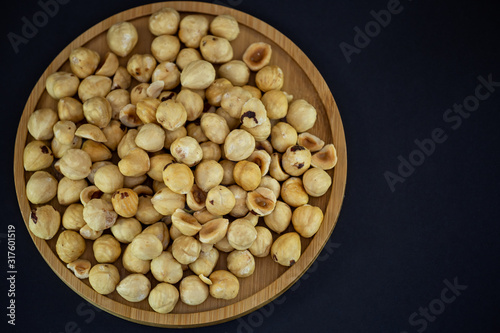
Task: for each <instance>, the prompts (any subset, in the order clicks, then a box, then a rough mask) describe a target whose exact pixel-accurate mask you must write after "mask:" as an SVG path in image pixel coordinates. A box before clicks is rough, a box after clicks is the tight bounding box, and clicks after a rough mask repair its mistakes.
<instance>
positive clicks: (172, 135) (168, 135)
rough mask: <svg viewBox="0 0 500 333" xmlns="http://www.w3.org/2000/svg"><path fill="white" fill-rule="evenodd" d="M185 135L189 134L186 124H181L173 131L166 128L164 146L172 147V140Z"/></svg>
mask: <svg viewBox="0 0 500 333" xmlns="http://www.w3.org/2000/svg"><path fill="white" fill-rule="evenodd" d="M184 136H187V129H186V127H184V126H181V127H179V128H177V129H175V130H173V131H169V130H165V142H164V144H163V146H164V147H165V148H167V149H170V145H172V142H174V141H175V140H177V139H178V138H182V137H184Z"/></svg>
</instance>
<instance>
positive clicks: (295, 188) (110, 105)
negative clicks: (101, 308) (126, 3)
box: [24, 8, 337, 313]
mask: <svg viewBox="0 0 500 333" xmlns="http://www.w3.org/2000/svg"><path fill="white" fill-rule="evenodd" d="M149 31H150V32H151V33H152V34H153V35H154V36H156V37H155V38H154V40H153V42H152V43H151V54H133V55H131V52H132V50H133V49H134V47H135V45H136V44H137V41H138V38H139V36H138V33H137V30H136V28H135V27H134V25H133V24H131V23H130V22H119V23H116V24H114V25H113V26H111V28H110V29H109V30H108V32H107V44H108V46H109V52H107V53H106V54H105V55H104V56H103V57H101V56H100V54H99V53H97V52H96V51H94V50H91V49H89V48H86V47H79V48H76V49H74V50H73V51H72V52H71V54H70V55H69V59H68V61H69V64H70V68H71V72H64V71H59V72H56V73H53V74H51V75H50V76H48V78H47V81H46V90H47V93H48V94H49V95H50V96H51V97H52V98H54V99H55V100H57V101H58V102H57V110H53V109H51V108H42V109H39V110H36V111H34V112H33V113H32V114H31V116H30V118H29V121H28V131H29V134H30V135H31V139H30V140H28V141H29V143H28V144H27V145H26V147H25V149H24V168H25V170H26V171H27V172H29V174H30V177H29V180H28V181H27V184H26V195H27V199H28V200H29V201H30V202H31V204H32V207H33V208H32V212H31V214H30V217H29V229H30V230H31V231H32V232H33V234H34V235H35V236H37V237H39V238H42V239H45V240H49V239H52V238H53V237H55V236H56V235H57V243H56V252H57V255H58V256H59V258H60V259H61V260H62V261H63V262H64V263H66V264H67V267H68V268H69V269H71V270H72V271H73V272H74V274H75V275H76V276H77V277H78V278H80V279H86V278H88V279H89V283H90V285H91V286H92V287H93V288H94V289H95V291H96V292H98V293H100V294H103V295H107V294H110V293H112V292H114V291H115V290H116V291H117V292H118V294H119V295H120V296H121V297H123V298H124V299H125V300H127V301H130V302H140V301H142V300H145V299H146V298H147V299H148V301H149V304H150V306H151V308H152V309H153V310H154V311H157V312H159V313H168V312H170V311H172V310H173V309H174V307H175V305H176V304H177V302H178V300H179V298H180V299H181V301H182V302H184V303H185V304H188V305H198V304H201V303H203V302H204V301H205V300H206V299H207V298H208V297H209V295H211V296H212V297H214V298H219V299H233V298H235V297H236V296H237V295H238V292H239V279H240V278H245V277H248V276H250V275H251V274H253V273H254V270H255V259H254V258H255V257H265V256H268V255H271V256H272V259H273V260H274V261H275V262H277V263H279V264H281V265H284V266H290V265H293V264H294V263H295V262H296V261H297V260H299V257H300V255H301V237H306V238H309V237H312V236H313V235H314V234H315V233H316V232H317V231H318V229H319V227H320V225H321V223H322V221H323V212H322V210H321V209H320V208H318V207H315V206H312V205H309V204H308V202H309V197H319V196H322V195H324V194H325V193H326V192H327V191H328V189H329V188H330V186H331V184H332V179H331V177H330V175H329V174H328V173H327V172H326V171H325V170H330V169H332V168H333V167H334V166H335V164H336V162H337V156H336V151H335V147H334V146H333V144H331V143H330V144H325V142H324V141H322V140H321V139H320V138H318V137H316V136H315V135H313V134H311V133H309V132H308V130H310V129H311V128H312V127H313V126H314V124H315V122H316V118H317V111H316V109H315V108H314V107H313V106H312V105H311V104H309V103H308V102H307V101H306V100H304V99H295V100H294V99H293V96H291V95H290V94H288V93H286V92H284V91H282V90H281V89H282V86H283V83H284V73H283V71H282V69H281V68H280V67H278V66H277V65H270V64H269V63H270V60H271V56H272V49H271V45H269V44H267V43H263V42H257V43H253V44H251V45H250V46H249V47H248V48H247V50H246V51H245V53H244V55H243V57H242V60H236V59H233V49H232V46H231V41H233V40H234V39H235V38H236V37H237V36H238V34H239V31H240V30H239V26H238V22H237V21H236V19H235V18H234V17H232V16H229V15H219V16H217V17H215V18H213V19H212V20H211V21H209V20H208V19H207V18H206V17H205V16H202V15H194V14H193V15H186V16H184V17H182V18H181V16H180V15H179V13H178V12H177V11H176V10H174V9H171V8H163V9H161V10H159V11H157V12H155V13H153V14H152V15H151V16H150V18H149ZM120 57H128V61H127V63H126V67H123V66H120V61H119V59H120ZM125 59H126V58H125ZM252 72H255V86H253V85H249V84H248V83H249V82H250V76H251V75H252ZM48 171H50V172H48ZM54 198H57V201H58V203H59V204H60V205H61V206H62V207H63V208H64V212H63V213H62V217H61V215H60V212H59V211H58V210H56V209H55V208H54V207H53V206H52V205H50V203H49V202H50V201H51V200H52V199H54ZM61 224H62V231H61V232H59V231H60V230H61ZM290 224H291V225H292V226H293V231H289V230H291V229H292V227H290ZM86 240H92V241H93V243H92V244H93V245H92V249H93V256H94V258H95V262H97V264H95V265H93V266H92V265H91V262H90V261H89V260H86V259H83V258H81V256H82V254H83V253H84V252H85V249H86V244H87V243H86ZM123 244H124V245H123ZM122 246H123V251H122ZM219 251H223V252H227V253H228V255H227V261H226V263H225V267H226V268H227V269H223V270H215V271H214V269H215V267H216V264H217V263H218V260H219ZM120 258H121V261H122V264H123V267H124V268H125V270H126V271H127V274H128V275H126V276H120V272H119V270H118V268H117V267H116V266H115V265H113V263H114V262H116V261H117V260H119V259H120ZM149 272H151V274H152V276H153V277H154V279H155V280H156V281H153V280H152V279H151V280H150V279H149V278H148V277H147V276H146V274H147V273H149ZM152 282H153V283H152ZM152 285H154V288H152Z"/></svg>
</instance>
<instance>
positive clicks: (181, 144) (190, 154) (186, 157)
mask: <svg viewBox="0 0 500 333" xmlns="http://www.w3.org/2000/svg"><path fill="white" fill-rule="evenodd" d="M170 153H171V154H172V156H173V157H174V158H175V160H176V161H177V162H180V163H184V164H186V165H187V166H189V167H193V166H195V165H196V164H198V163H199V162H200V161H201V159H202V158H203V151H202V150H201V147H200V144H199V143H198V141H196V139H193V138H192V137H189V136H185V137H182V138H178V139H176V140H175V141H174V142H172V144H171V145H170Z"/></svg>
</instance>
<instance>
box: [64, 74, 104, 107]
mask: <svg viewBox="0 0 500 333" xmlns="http://www.w3.org/2000/svg"><path fill="white" fill-rule="evenodd" d="M111 83H112V81H111V79H110V78H109V77H107V76H101V75H90V76H87V77H86V78H85V79H83V80H82V82H80V85H79V86H78V97H80V100H81V101H82V102H84V103H85V101H86V100H88V99H90V98H92V97H103V98H104V97H106V95H107V94H109V92H110V91H111ZM70 96H73V95H70ZM84 111H85V110H84ZM84 113H85V112H84Z"/></svg>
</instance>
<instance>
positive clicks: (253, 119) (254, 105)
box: [240, 97, 267, 128]
mask: <svg viewBox="0 0 500 333" xmlns="http://www.w3.org/2000/svg"><path fill="white" fill-rule="evenodd" d="M266 119H267V112H266V108H265V107H264V104H262V102H261V101H260V100H259V99H257V98H255V97H252V98H250V99H249V100H248V101H246V102H245V104H243V106H242V107H241V114H240V120H241V123H242V124H243V126H244V127H245V128H254V127H256V126H259V125H262V124H263V123H264V122H265V121H266Z"/></svg>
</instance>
